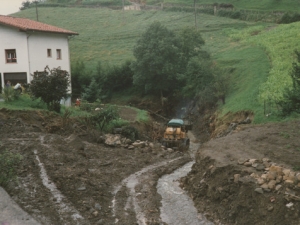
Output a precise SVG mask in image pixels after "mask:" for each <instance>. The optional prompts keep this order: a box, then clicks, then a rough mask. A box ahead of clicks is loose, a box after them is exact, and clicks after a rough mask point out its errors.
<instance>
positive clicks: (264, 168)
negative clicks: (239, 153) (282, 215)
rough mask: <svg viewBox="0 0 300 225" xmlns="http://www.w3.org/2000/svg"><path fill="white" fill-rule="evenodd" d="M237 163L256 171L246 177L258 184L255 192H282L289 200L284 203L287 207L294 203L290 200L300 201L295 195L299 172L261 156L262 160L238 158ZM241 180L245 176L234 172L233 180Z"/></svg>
mask: <svg viewBox="0 0 300 225" xmlns="http://www.w3.org/2000/svg"><path fill="white" fill-rule="evenodd" d="M238 164H239V165H243V166H246V167H253V168H255V169H256V171H257V173H252V174H250V177H248V178H247V179H252V180H253V181H254V182H255V183H256V184H257V185H258V187H256V188H255V192H257V193H260V194H263V193H265V192H275V193H277V194H284V195H285V199H286V200H287V201H289V203H288V204H286V206H287V207H288V208H290V207H292V206H293V205H294V204H293V203H292V202H290V201H300V196H297V195H296V191H297V190H300V173H299V172H294V171H293V170H291V169H287V168H284V167H283V166H278V165H276V163H273V162H271V160H270V159H267V158H263V159H262V160H258V159H239V160H238ZM243 180H245V177H241V175H240V174H235V175H234V177H233V181H234V182H236V183H238V182H243ZM270 201H271V202H273V201H275V198H273V199H270Z"/></svg>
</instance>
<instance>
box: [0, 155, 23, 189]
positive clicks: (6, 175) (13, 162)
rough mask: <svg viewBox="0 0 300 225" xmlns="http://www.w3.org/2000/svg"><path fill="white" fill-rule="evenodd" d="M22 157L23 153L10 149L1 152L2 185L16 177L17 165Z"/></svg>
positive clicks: (0, 175)
mask: <svg viewBox="0 0 300 225" xmlns="http://www.w3.org/2000/svg"><path fill="white" fill-rule="evenodd" d="M21 159H22V157H21V155H19V154H14V153H12V152H9V151H4V152H2V153H0V185H3V186H4V185H6V184H7V183H8V182H9V181H10V180H11V179H14V178H15V176H16V173H15V167H16V166H17V165H18V163H19V162H20V160H21Z"/></svg>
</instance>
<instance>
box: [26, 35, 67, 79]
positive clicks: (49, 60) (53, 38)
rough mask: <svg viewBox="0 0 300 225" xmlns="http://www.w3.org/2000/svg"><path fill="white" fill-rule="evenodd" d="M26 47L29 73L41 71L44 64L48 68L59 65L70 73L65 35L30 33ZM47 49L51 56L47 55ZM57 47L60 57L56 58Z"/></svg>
mask: <svg viewBox="0 0 300 225" xmlns="http://www.w3.org/2000/svg"><path fill="white" fill-rule="evenodd" d="M28 49H29V71H30V73H31V74H33V73H34V72H35V71H43V70H44V69H45V67H46V66H49V68H50V69H53V68H57V67H60V68H61V69H62V70H66V71H68V72H69V73H70V60H69V44H68V37H67V35H60V34H52V33H31V34H30V35H29V37H28ZM47 49H51V52H52V56H51V57H48V55H47ZM57 49H60V50H61V59H57V57H56V50H57ZM31 78H32V77H31ZM31 78H30V79H31Z"/></svg>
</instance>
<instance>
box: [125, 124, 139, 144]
mask: <svg viewBox="0 0 300 225" xmlns="http://www.w3.org/2000/svg"><path fill="white" fill-rule="evenodd" d="M121 134H122V135H123V136H124V137H126V138H129V139H130V140H131V141H135V140H137V139H138V138H139V132H138V130H137V129H136V128H135V127H133V126H126V127H124V128H122V131H121Z"/></svg>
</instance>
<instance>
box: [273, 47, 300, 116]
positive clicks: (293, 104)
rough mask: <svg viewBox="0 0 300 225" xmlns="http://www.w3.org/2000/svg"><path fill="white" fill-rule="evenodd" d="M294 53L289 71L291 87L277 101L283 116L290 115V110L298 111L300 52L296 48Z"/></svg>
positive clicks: (299, 99)
mask: <svg viewBox="0 0 300 225" xmlns="http://www.w3.org/2000/svg"><path fill="white" fill-rule="evenodd" d="M295 54H296V57H297V61H296V62H294V63H293V69H292V73H291V77H292V81H293V87H292V88H291V89H287V90H286V91H285V93H284V96H283V100H281V101H279V102H278V105H279V106H281V113H282V115H283V116H287V115H290V114H291V113H292V112H296V113H300V52H299V51H297V50H296V51H295Z"/></svg>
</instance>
